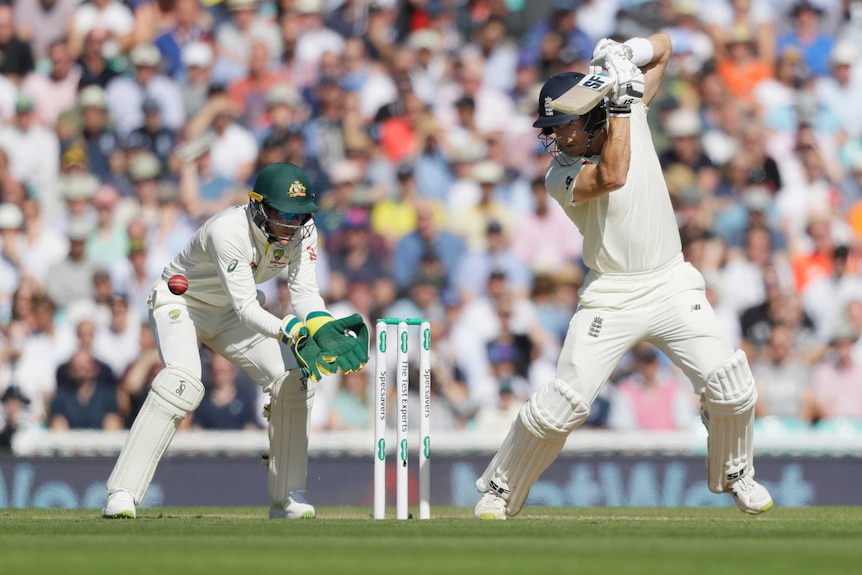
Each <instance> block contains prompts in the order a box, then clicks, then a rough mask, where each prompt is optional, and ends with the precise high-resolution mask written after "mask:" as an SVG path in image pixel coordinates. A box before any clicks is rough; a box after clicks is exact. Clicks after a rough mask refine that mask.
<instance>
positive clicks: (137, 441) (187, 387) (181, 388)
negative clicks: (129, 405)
mask: <svg viewBox="0 0 862 575" xmlns="http://www.w3.org/2000/svg"><path fill="white" fill-rule="evenodd" d="M203 397H204V386H203V383H201V382H200V380H199V379H198V378H196V377H195V376H194V375H192V374H191V373H190V372H188V371H185V370H183V369H180V368H176V367H166V368H165V369H163V370H162V371H160V372H159V374H158V375H157V376H156V378H155V379H154V380H153V383H152V387H151V389H150V392H149V393H148V394H147V399H146V400H145V401H144V405H143V406H142V407H141V411H140V413H138V416H137V418H135V423H134V424H133V425H132V428H131V429H130V430H129V435H128V436H127V437H126V443H125V444H124V445H123V449H122V451H121V452H120V457H119V459H117V463H116V465H115V466H114V471H113V472H112V473H111V476H110V477H109V478H108V483H107V487H108V500H107V502H106V503H105V507H104V508H103V509H102V516H103V517H109V518H120V517H128V518H134V517H135V515H136V506H137V505H138V504H140V502H141V500H142V499H143V498H144V494H146V492H147V488H148V487H149V486H150V482H151V481H152V479H153V474H154V473H155V471H156V466H157V465H158V464H159V461H160V460H161V458H162V455H163V454H164V453H165V450H166V449H167V447H168V445H169V444H170V442H171V439H173V437H174V434H175V433H176V431H177V427H178V426H179V424H180V421H182V420H183V419H185V418H186V417H188V415H189V414H190V413H191V412H192V411H194V410H195V409H197V407H198V405H199V404H200V402H201V400H202V399H203Z"/></svg>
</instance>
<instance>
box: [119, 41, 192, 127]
mask: <svg viewBox="0 0 862 575" xmlns="http://www.w3.org/2000/svg"><path fill="white" fill-rule="evenodd" d="M129 61H130V62H131V63H132V66H133V68H134V69H133V74H132V76H131V77H127V76H118V77H116V78H114V79H113V80H111V81H110V82H109V83H108V85H107V86H106V87H105V92H106V94H107V100H108V107H109V108H110V110H111V115H112V116H113V118H114V121H115V122H116V129H117V132H118V133H119V134H120V136H122V137H125V136H127V135H128V134H129V132H131V131H132V130H134V129H135V128H137V127H138V126H141V125H143V124H144V112H143V107H142V104H143V103H144V100H146V99H147V98H151V99H153V100H155V101H156V102H158V103H159V108H160V109H161V113H162V122H164V125H165V126H166V127H167V128H170V129H171V130H180V129H181V128H182V127H183V124H185V121H186V113H185V109H184V108H183V99H182V93H181V92H180V89H179V86H178V85H177V83H176V82H175V81H174V80H172V79H170V78H169V77H168V76H166V75H165V74H163V73H162V71H161V69H160V64H161V62H162V55H161V54H160V53H159V49H158V48H156V47H155V46H154V45H153V44H139V45H137V46H135V47H134V48H132V51H131V52H130V53H129Z"/></svg>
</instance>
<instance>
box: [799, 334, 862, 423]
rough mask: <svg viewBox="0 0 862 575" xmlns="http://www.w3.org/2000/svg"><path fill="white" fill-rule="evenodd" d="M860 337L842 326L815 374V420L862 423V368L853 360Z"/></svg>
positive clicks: (813, 383)
mask: <svg viewBox="0 0 862 575" xmlns="http://www.w3.org/2000/svg"><path fill="white" fill-rule="evenodd" d="M858 339H859V334H858V333H857V332H856V331H855V330H854V329H853V327H852V326H851V325H850V324H849V323H847V322H841V323H838V324H837V325H836V327H835V331H833V332H832V336H831V338H830V340H829V353H828V355H827V356H826V357H825V358H824V359H823V360H822V361H821V362H819V363H818V364H817V365H815V366H814V370H813V372H812V374H811V384H812V386H813V388H814V398H815V403H816V414H815V418H816V419H817V420H818V423H820V422H821V421H822V420H826V421H829V420H835V419H841V418H847V419H852V420H857V421H858V420H860V419H862V364H860V363H859V362H858V361H857V360H856V359H854V357H853V353H852V352H853V346H854V344H855V343H856V341H857V340H858Z"/></svg>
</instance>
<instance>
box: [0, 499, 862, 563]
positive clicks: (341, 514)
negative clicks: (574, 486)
mask: <svg viewBox="0 0 862 575" xmlns="http://www.w3.org/2000/svg"><path fill="white" fill-rule="evenodd" d="M368 512H369V510H368V509H358V508H349V509H348V508H319V509H318V515H319V517H318V519H316V520H305V521H270V520H269V519H267V518H266V509H263V508H182V509H179V508H163V509H142V510H140V512H139V516H138V519H137V520H134V521H132V520H111V521H108V520H103V519H101V518H100V517H99V516H98V512H97V511H95V510H56V509H51V510H35V509H6V510H0V573H2V574H3V575H18V574H30V573H33V574H39V575H42V574H55V573H62V574H70V575H77V574H82V575H83V574H87V575H99V574H102V573H121V574H129V575H133V574H138V573H140V574H161V573H166V574H167V573H182V574H183V575H187V574H188V575H191V574H198V573H200V574H207V575H221V574H232V573H237V574H239V573H241V574H243V575H247V574H251V575H256V574H258V573H260V574H263V573H273V574H280V573H304V574H306V575H311V574H326V575H328V574H338V575H340V574H352V573H357V574H366V573H367V574H373V575H384V574H389V573H402V574H405V575H412V574H425V573H427V574H432V573H433V574H435V575H438V574H442V575H454V574H459V573H471V574H472V573H476V574H483V575H484V574H487V575H502V574H508V573H512V574H518V575H526V574H532V573H536V574H545V573H548V574H550V573H555V574H556V573H574V574H581V573H584V574H588V573H590V574H591V573H595V574H597V575H611V574H612V575H617V574H629V573H632V574H633V573H639V574H640V573H642V574H650V575H652V574H662V575H669V574H677V573H679V574H683V573H685V574H697V575H708V574H712V573H715V574H722V575H727V574H728V573H733V574H734V575H738V574H741V573H758V574H761V573H763V572H765V571H767V570H768V571H769V572H776V573H781V574H782V575H793V574H800V575H801V574H805V575H808V574H810V573H829V574H834V573H858V572H859V570H860V568H862V566H860V561H862V508H845V507H819V508H806V509H799V508H796V509H781V508H778V509H774V510H773V511H770V512H769V513H768V514H766V515H763V516H760V517H749V516H746V515H744V514H742V513H740V512H739V511H737V510H736V509H727V508H724V509H644V508H637V509H620V508H614V509H605V508H602V509H571V508H567V509H536V508H528V509H526V510H525V511H524V512H523V513H522V514H521V515H520V516H519V517H518V518H517V519H514V520H510V521H499V522H490V521H478V520H475V519H472V518H471V510H468V509H455V508H435V509H433V510H432V512H433V514H434V520H432V521H418V520H413V521H395V520H387V521H373V520H371V519H369V518H368Z"/></svg>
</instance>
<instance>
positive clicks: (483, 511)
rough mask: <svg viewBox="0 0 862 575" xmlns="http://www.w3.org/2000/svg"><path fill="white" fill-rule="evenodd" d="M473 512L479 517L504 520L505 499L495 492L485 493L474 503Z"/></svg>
mask: <svg viewBox="0 0 862 575" xmlns="http://www.w3.org/2000/svg"><path fill="white" fill-rule="evenodd" d="M474 513H475V514H476V517H478V518H479V519H488V520H501V521H502V520H505V519H506V500H505V499H503V498H502V497H500V496H499V495H497V494H496V493H490V492H489V493H486V494H484V495H483V496H482V499H480V500H479V503H477V504H476V509H475V510H474Z"/></svg>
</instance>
